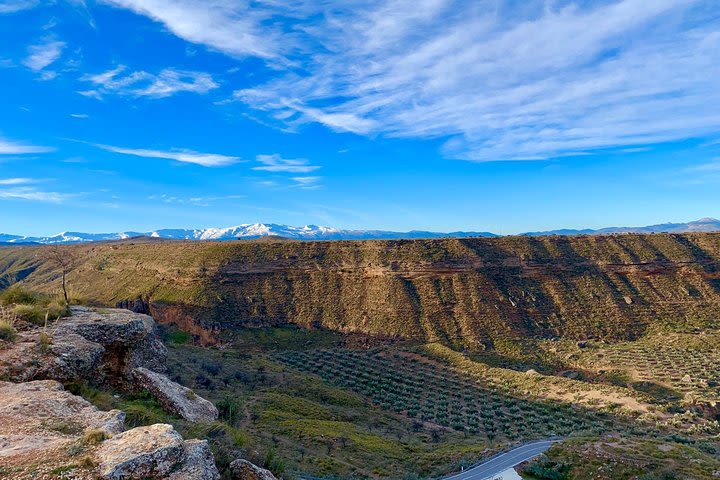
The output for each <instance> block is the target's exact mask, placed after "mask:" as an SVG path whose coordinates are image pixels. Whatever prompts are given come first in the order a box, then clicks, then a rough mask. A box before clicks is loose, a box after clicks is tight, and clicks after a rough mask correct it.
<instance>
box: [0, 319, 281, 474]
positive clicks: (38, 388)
mask: <svg viewBox="0 0 720 480" xmlns="http://www.w3.org/2000/svg"><path fill="white" fill-rule="evenodd" d="M166 354H167V352H166V349H165V347H164V345H163V344H162V343H161V342H160V340H159V338H158V337H157V335H156V325H155V322H154V321H153V320H152V318H150V317H149V316H147V315H143V314H138V313H133V312H130V311H128V310H115V309H91V308H85V307H73V308H72V316H70V317H68V318H61V319H58V320H57V321H55V322H53V323H52V324H50V325H49V326H47V327H46V328H42V329H41V328H38V327H29V328H28V329H27V330H25V331H22V332H20V333H19V335H18V336H17V338H14V339H11V340H0V477H2V478H5V477H7V478H14V479H36V478H74V479H78V480H79V479H102V480H129V479H168V480H219V478H220V474H219V472H218V469H217V467H216V465H215V461H214V458H213V455H212V452H211V451H210V448H209V446H208V443H207V442H206V441H204V440H184V439H183V438H182V437H181V436H180V434H179V433H178V432H177V431H175V429H174V428H173V426H172V425H167V424H154V425H146V426H141V427H137V428H133V429H130V430H125V424H124V420H125V414H124V413H123V412H121V411H119V410H112V411H109V412H103V411H100V410H98V409H97V408H96V407H94V406H93V405H91V404H90V403H89V402H87V401H86V400H84V399H83V398H81V397H78V396H76V395H73V394H71V393H70V392H67V391H66V390H64V388H63V385H62V383H60V381H62V382H76V381H83V382H89V383H93V384H95V385H103V386H105V387H107V386H111V387H113V388H119V389H122V390H128V391H147V392H149V393H150V394H151V395H152V396H153V397H155V399H156V400H157V401H158V403H159V404H160V405H161V406H162V407H163V409H165V410H166V411H167V412H168V413H171V414H173V415H176V416H178V417H181V418H183V419H184V420H186V421H188V422H193V423H212V422H214V421H216V420H217V419H218V410H217V408H216V407H215V406H214V405H213V404H212V403H211V402H209V401H207V400H205V399H203V398H202V397H200V396H198V395H197V394H195V393H194V392H193V391H192V390H190V389H188V388H186V387H184V386H182V385H179V384H177V383H175V382H173V381H171V380H170V379H168V378H167V377H166V376H165V375H163V374H162V373H160V372H161V371H163V370H164V369H165V359H166ZM250 465H252V464H250ZM253 468H255V469H257V467H255V466H253ZM258 471H260V470H258ZM246 473H247V472H246V471H245V470H242V471H241V472H240V473H238V474H237V475H236V473H235V472H234V471H232V472H228V475H229V476H230V478H233V479H236V480H237V479H245V478H250V477H248V476H247V475H246ZM268 474H269V472H268ZM269 475H270V476H269V477H267V478H270V479H274V477H272V475H271V474H269ZM263 478H265V477H263Z"/></svg>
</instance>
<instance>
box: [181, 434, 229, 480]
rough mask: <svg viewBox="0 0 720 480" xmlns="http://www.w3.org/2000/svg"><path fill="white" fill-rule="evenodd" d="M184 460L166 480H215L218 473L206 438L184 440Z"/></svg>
mask: <svg viewBox="0 0 720 480" xmlns="http://www.w3.org/2000/svg"><path fill="white" fill-rule="evenodd" d="M183 451H184V455H185V461H184V463H183V466H182V468H181V469H180V470H178V471H176V472H173V473H171V474H170V475H169V476H168V480H217V479H218V478H220V473H219V472H218V470H217V467H216V466H215V458H214V457H213V454H212V452H211V451H210V447H209V446H208V443H207V441H206V440H186V441H185V442H184V443H183Z"/></svg>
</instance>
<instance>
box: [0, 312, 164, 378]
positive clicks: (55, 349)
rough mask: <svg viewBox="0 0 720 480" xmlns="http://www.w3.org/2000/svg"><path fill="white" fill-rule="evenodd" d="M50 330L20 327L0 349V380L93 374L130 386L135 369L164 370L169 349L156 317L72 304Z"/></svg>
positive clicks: (88, 376) (92, 376) (85, 376)
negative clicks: (70, 310)
mask: <svg viewBox="0 0 720 480" xmlns="http://www.w3.org/2000/svg"><path fill="white" fill-rule="evenodd" d="M72 313H73V315H72V316H71V317H68V318H62V319H60V320H58V321H57V322H56V323H55V324H54V325H52V326H51V327H50V328H48V329H47V330H43V329H39V328H36V329H34V330H29V331H25V332H21V333H20V334H19V335H18V338H17V339H16V341H15V342H12V343H9V344H7V345H6V348H3V349H1V350H0V379H3V380H10V381H14V382H26V381H30V380H40V379H52V380H58V381H61V382H72V381H76V380H84V379H89V378H91V379H93V380H94V381H95V382H98V383H110V384H112V385H114V386H117V387H121V388H126V389H131V387H132V385H131V382H132V375H131V373H132V370H133V369H134V368H137V367H147V368H150V369H153V370H157V371H164V370H165V360H166V358H167V349H166V348H165V346H164V345H163V344H162V342H161V341H160V339H159V338H158V335H157V332H156V326H155V322H154V321H153V319H152V318H150V317H149V316H147V315H142V314H137V313H133V312H130V311H127V310H116V309H102V310H93V309H90V308H85V307H73V308H72Z"/></svg>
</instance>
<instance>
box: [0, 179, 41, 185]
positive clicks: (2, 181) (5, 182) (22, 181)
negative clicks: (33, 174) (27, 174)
mask: <svg viewBox="0 0 720 480" xmlns="http://www.w3.org/2000/svg"><path fill="white" fill-rule="evenodd" d="M34 182H35V180H34V179H32V178H0V185H24V184H26V183H34Z"/></svg>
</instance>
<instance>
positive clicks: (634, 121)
mask: <svg viewBox="0 0 720 480" xmlns="http://www.w3.org/2000/svg"><path fill="white" fill-rule="evenodd" d="M718 13H719V12H718V8H717V4H716V2H715V1H714V0H656V1H653V2H647V1H645V0H613V1H609V2H605V3H604V4H598V3H597V2H568V1H566V0H559V1H556V2H546V1H540V0H535V1H530V2H524V3H523V4H522V5H520V4H517V3H512V4H511V3H510V2H505V1H497V0H479V1H477V2H466V1H464V0H422V1H416V0H391V1H379V0H377V1H368V2H363V3H362V4H361V3H359V2H349V3H347V4H344V5H343V6H342V7H337V8H334V9H333V10H332V11H330V10H329V9H328V10H327V11H325V12H324V15H325V18H326V19H327V20H326V21H325V22H323V23H322V24H320V25H314V26H311V27H306V28H304V29H303V31H304V33H306V34H307V35H308V36H309V37H312V38H311V39H309V40H308V39H307V38H303V41H304V42H306V43H308V42H309V44H312V45H316V44H319V45H322V46H323V47H324V48H323V49H317V48H314V49H313V51H315V52H319V53H315V54H313V55H309V56H302V55H298V56H297V57H294V58H293V60H294V61H296V62H297V63H298V64H299V68H295V69H289V70H287V71H285V72H283V73H282V74H278V75H275V77H274V78H273V79H272V80H270V81H269V82H267V83H265V84H261V85H256V86H254V87H251V88H246V89H242V90H239V91H237V92H236V94H235V96H236V98H237V99H239V100H240V101H242V102H245V103H246V104H248V105H250V106H252V107H253V108H255V109H257V110H259V111H264V112H266V113H267V118H266V120H267V121H268V122H271V123H275V124H276V125H279V126H281V127H287V126H288V125H289V126H291V127H298V126H301V125H302V124H304V123H308V122H316V123H321V124H324V125H326V126H328V127H330V128H332V129H335V130H339V131H348V132H354V133H358V134H365V135H375V134H384V135H387V136H394V137H412V138H440V139H446V144H445V147H444V149H443V151H444V153H445V154H446V155H447V156H450V157H455V158H464V159H468V160H477V161H491V160H511V159H542V158H548V157H557V156H564V155H571V154H575V153H582V152H592V151H597V150H600V149H604V148H617V147H633V146H640V145H649V144H654V143H660V142H667V141H675V140H683V139H688V138H694V137H700V136H704V135H708V134H713V133H718V132H720V110H719V109H718V106H719V105H720V89H718V88H717V80H716V79H717V78H720V30H719V29H718V27H717V25H718V24H717V18H718V16H717V15H718Z"/></svg>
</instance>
